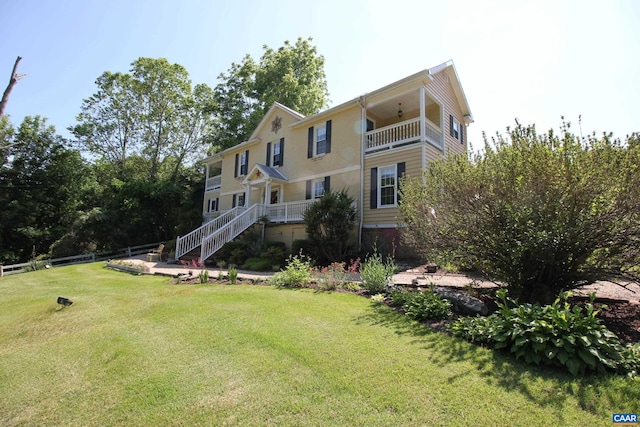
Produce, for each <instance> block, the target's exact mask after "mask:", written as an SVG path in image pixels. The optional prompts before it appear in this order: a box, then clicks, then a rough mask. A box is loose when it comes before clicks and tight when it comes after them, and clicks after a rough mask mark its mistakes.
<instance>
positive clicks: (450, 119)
mask: <svg viewBox="0 0 640 427" xmlns="http://www.w3.org/2000/svg"><path fill="white" fill-rule="evenodd" d="M449 135H451V136H453V116H452V115H451V114H449Z"/></svg>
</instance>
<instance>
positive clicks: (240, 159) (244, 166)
mask: <svg viewBox="0 0 640 427" xmlns="http://www.w3.org/2000/svg"><path fill="white" fill-rule="evenodd" d="M248 165H249V150H247V151H245V152H243V153H238V154H236V167H235V170H234V173H233V176H234V177H237V176H239V175H246V174H247V172H248Z"/></svg>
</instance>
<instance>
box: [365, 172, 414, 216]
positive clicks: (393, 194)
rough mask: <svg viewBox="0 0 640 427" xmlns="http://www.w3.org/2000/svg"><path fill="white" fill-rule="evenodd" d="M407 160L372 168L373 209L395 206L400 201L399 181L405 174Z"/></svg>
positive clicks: (370, 205) (371, 204)
mask: <svg viewBox="0 0 640 427" xmlns="http://www.w3.org/2000/svg"><path fill="white" fill-rule="evenodd" d="M404 172H405V162H400V163H398V164H395V165H390V166H383V167H380V168H371V193H370V195H371V196H370V197H371V200H370V204H369V207H370V208H371V209H378V208H385V207H394V206H397V205H398V201H400V194H399V193H398V181H399V179H400V178H401V177H402V176H404Z"/></svg>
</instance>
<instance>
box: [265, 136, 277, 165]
mask: <svg viewBox="0 0 640 427" xmlns="http://www.w3.org/2000/svg"><path fill="white" fill-rule="evenodd" d="M265 164H266V165H267V166H271V143H270V142H267V162H266V163H265ZM275 165H276V162H273V166H275Z"/></svg>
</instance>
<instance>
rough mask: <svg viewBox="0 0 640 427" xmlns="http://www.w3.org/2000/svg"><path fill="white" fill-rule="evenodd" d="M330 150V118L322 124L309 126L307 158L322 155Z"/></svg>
mask: <svg viewBox="0 0 640 427" xmlns="http://www.w3.org/2000/svg"><path fill="white" fill-rule="evenodd" d="M330 152H331V120H327V122H326V123H325V124H323V125H320V126H317V127H313V126H311V127H310V128H309V138H308V147H307V158H309V159H310V158H312V157H317V156H322V155H323V154H327V153H330Z"/></svg>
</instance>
